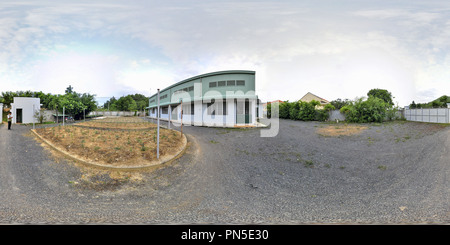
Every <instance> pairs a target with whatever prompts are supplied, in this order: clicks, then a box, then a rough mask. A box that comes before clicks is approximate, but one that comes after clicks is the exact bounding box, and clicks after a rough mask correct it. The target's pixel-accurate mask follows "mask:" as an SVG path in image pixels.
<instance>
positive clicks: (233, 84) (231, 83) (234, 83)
mask: <svg viewBox="0 0 450 245" xmlns="http://www.w3.org/2000/svg"><path fill="white" fill-rule="evenodd" d="M235 85H236V81H235V80H228V81H227V86H235Z"/></svg>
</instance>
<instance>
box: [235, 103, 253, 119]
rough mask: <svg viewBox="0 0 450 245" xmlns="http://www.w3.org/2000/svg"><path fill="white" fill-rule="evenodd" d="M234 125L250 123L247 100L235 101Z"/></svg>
mask: <svg viewBox="0 0 450 245" xmlns="http://www.w3.org/2000/svg"><path fill="white" fill-rule="evenodd" d="M235 105H236V124H249V123H250V102H249V100H248V99H245V101H244V100H236V101H235Z"/></svg>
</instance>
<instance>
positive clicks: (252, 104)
mask: <svg viewBox="0 0 450 245" xmlns="http://www.w3.org/2000/svg"><path fill="white" fill-rule="evenodd" d="M159 100H160V101H159V108H160V109H159V113H160V114H159V115H160V118H161V119H163V120H170V121H171V122H173V123H181V122H182V123H183V124H189V125H194V126H216V127H236V126H255V125H256V124H257V121H258V120H257V118H258V117H259V116H260V115H261V112H262V105H261V104H260V102H259V100H258V96H257V95H256V94H255V72H254V71H244V70H230V71H219V72H212V73H207V74H203V75H198V76H195V77H191V78H188V79H185V80H183V81H180V82H178V83H175V84H173V85H171V86H169V87H167V88H164V89H162V90H160V92H159ZM157 108H158V98H157V94H154V95H152V96H151V97H150V99H149V107H148V109H149V117H150V118H157V111H158V109H157ZM181 113H183V115H182V116H183V117H182V118H181ZM261 116H262V115H261Z"/></svg>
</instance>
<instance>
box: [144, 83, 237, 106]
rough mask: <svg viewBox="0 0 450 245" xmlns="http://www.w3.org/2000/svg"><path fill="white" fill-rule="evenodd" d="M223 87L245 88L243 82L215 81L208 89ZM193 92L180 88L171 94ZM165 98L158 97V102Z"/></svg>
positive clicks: (188, 88) (190, 88) (192, 88)
mask: <svg viewBox="0 0 450 245" xmlns="http://www.w3.org/2000/svg"><path fill="white" fill-rule="evenodd" d="M225 86H245V80H227V81H216V82H210V83H209V87H210V88H215V87H225ZM193 90H194V86H190V87H186V88H182V89H178V90H175V92H173V93H174V94H177V93H181V92H190V91H193ZM165 98H167V94H165V95H163V96H161V97H160V100H162V99H165ZM154 102H155V99H153V100H150V104H151V103H154Z"/></svg>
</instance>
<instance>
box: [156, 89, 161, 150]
mask: <svg viewBox="0 0 450 245" xmlns="http://www.w3.org/2000/svg"><path fill="white" fill-rule="evenodd" d="M157 97H158V112H157V113H156V117H157V119H158V126H157V127H156V128H157V129H156V130H157V133H156V134H157V136H156V140H157V141H156V158H158V159H159V114H160V113H159V89H158V95H157Z"/></svg>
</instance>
